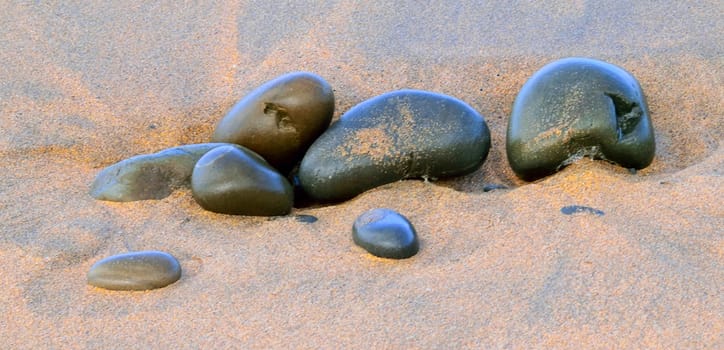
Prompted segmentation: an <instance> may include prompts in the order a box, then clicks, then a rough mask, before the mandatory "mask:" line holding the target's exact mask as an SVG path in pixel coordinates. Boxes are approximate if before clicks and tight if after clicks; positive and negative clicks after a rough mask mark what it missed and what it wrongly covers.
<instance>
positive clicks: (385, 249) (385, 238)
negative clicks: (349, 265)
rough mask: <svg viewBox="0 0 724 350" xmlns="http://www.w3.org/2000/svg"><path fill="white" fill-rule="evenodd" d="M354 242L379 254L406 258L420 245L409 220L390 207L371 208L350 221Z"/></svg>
mask: <svg viewBox="0 0 724 350" xmlns="http://www.w3.org/2000/svg"><path fill="white" fill-rule="evenodd" d="M352 238H353V240H354V242H355V243H356V244H357V245H358V246H360V247H362V248H364V249H365V250H367V251H368V252H370V254H372V255H375V256H379V257H381V258H391V259H406V258H409V257H411V256H413V255H415V254H417V251H418V250H419V249H420V243H419V241H418V239H417V232H415V228H414V227H413V226H412V224H411V223H410V221H409V220H407V218H405V217H404V216H402V215H401V214H399V213H397V212H396V211H394V210H392V209H387V208H378V209H372V210H370V211H367V212H365V213H363V214H362V215H360V216H359V217H358V218H357V220H355V222H354V225H352Z"/></svg>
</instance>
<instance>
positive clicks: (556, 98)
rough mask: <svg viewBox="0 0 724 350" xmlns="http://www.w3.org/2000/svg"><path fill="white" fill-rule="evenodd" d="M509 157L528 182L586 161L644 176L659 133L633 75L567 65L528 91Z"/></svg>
mask: <svg viewBox="0 0 724 350" xmlns="http://www.w3.org/2000/svg"><path fill="white" fill-rule="evenodd" d="M506 150H507V153H508V161H509V162H510V165H511V167H512V168H513V170H514V171H515V173H516V174H517V175H518V176H520V177H521V178H523V179H526V180H535V179H537V178H540V177H543V176H546V175H549V174H552V173H554V172H556V171H557V170H559V169H560V168H562V167H564V166H566V165H568V164H571V163H572V162H575V161H576V160H578V159H580V158H582V157H586V156H588V157H592V158H596V159H606V160H608V161H611V162H614V163H617V164H619V165H621V166H623V167H626V168H635V169H641V168H644V167H646V166H648V165H649V164H650V163H651V161H652V160H653V157H654V150H655V145H654V131H653V127H652V126H651V121H650V119H649V113H648V108H647V107H646V101H645V98H644V95H643V91H642V90H641V87H640V86H639V84H638V82H637V81H636V79H635V78H634V77H633V76H632V75H631V74H630V73H628V72H626V71H625V70H623V69H622V68H620V67H618V66H615V65H612V64H609V63H606V62H602V61H598V60H593V59H587V58H566V59H562V60H559V61H555V62H553V63H550V64H548V65H546V66H545V67H543V68H542V69H541V70H539V71H538V72H536V73H535V74H534V75H533V76H532V77H531V78H530V79H529V80H528V81H527V82H526V83H525V85H523V88H522V89H521V91H520V93H519V94H518V97H517V98H516V100H515V104H514V105H513V112H512V114H511V117H510V122H509V124H508V135H507V141H506Z"/></svg>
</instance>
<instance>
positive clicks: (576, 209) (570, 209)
mask: <svg viewBox="0 0 724 350" xmlns="http://www.w3.org/2000/svg"><path fill="white" fill-rule="evenodd" d="M561 213H563V214H566V215H573V214H576V213H588V214H593V215H596V216H603V214H604V213H603V211H602V210H598V209H596V208H591V207H586V206H582V205H567V206H565V207H563V208H561Z"/></svg>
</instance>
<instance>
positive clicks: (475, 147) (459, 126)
mask: <svg viewBox="0 0 724 350" xmlns="http://www.w3.org/2000/svg"><path fill="white" fill-rule="evenodd" d="M489 149H490V132H489V130H488V126H487V124H486V123H485V120H484V119H483V117H482V116H481V115H480V114H479V113H478V112H477V111H475V110H474V109H473V108H471V107H470V106H468V105H467V104H465V103H464V102H462V101H460V100H458V99H455V98H453V97H450V96H446V95H441V94H437V93H432V92H427V91H420V90H399V91H394V92H390V93H386V94H384V95H380V96H377V97H374V98H372V99H369V100H367V101H365V102H362V103H360V104H358V105H357V106H355V107H353V108H352V109H350V110H349V111H348V112H347V113H345V114H344V115H343V116H342V117H341V118H340V119H339V120H338V121H337V122H335V123H334V124H332V126H330V128H329V129H327V131H325V132H324V133H323V134H322V136H320V137H319V138H318V139H317V141H315V142H314V144H312V146H311V147H310V148H309V151H307V154H306V155H305V156H304V159H303V160H302V163H301V165H300V167H299V180H300V182H301V185H302V188H303V189H304V191H305V192H306V193H307V194H309V196H310V197H312V198H313V199H316V200H319V201H341V200H345V199H349V198H351V197H354V196H356V195H358V194H360V193H362V192H364V191H366V190H369V189H371V188H374V187H377V186H380V185H383V184H386V183H390V182H395V181H398V180H402V179H408V178H427V179H433V180H434V179H436V178H440V177H448V176H457V175H463V174H467V173H470V172H472V171H474V170H476V169H477V168H478V167H480V165H481V164H482V163H483V162H484V161H485V158H486V157H487V155H488V151H489Z"/></svg>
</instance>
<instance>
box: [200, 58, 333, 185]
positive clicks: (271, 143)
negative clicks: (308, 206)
mask: <svg viewBox="0 0 724 350" xmlns="http://www.w3.org/2000/svg"><path fill="white" fill-rule="evenodd" d="M332 114H334V94H333V91H332V87H331V86H330V85H329V83H327V82H326V81H325V80H324V79H322V78H321V77H320V76H318V75H315V74H312V73H307V72H295V73H289V74H285V75H282V76H280V77H278V78H276V79H274V80H271V81H269V82H267V83H265V84H264V85H262V86H260V87H258V88H257V89H256V90H254V91H252V92H251V93H249V94H248V95H246V96H245V97H244V98H243V99H241V100H240V101H239V102H237V103H236V104H235V105H234V107H232V108H231V110H230V111H229V112H228V113H227V114H226V116H224V118H222V119H221V121H220V122H219V124H218V125H217V126H216V129H215V130H214V134H213V136H212V137H211V139H212V140H213V142H229V143H236V144H239V145H242V146H244V147H246V148H248V149H250V150H252V151H254V152H256V153H258V154H259V155H261V156H262V157H264V159H266V161H267V162H269V164H271V165H272V166H274V167H276V168H277V169H278V170H279V171H281V172H283V173H286V172H288V171H289V170H291V168H292V167H293V166H294V165H296V163H298V162H299V161H300V160H301V159H302V156H304V152H306V150H307V148H309V145H311V144H312V142H314V140H315V139H316V138H317V136H319V135H320V134H321V133H322V132H323V131H324V130H325V129H326V128H327V127H328V126H329V123H330V121H331V120H332Z"/></svg>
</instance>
